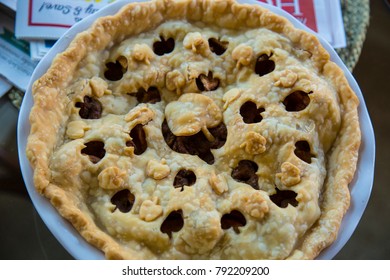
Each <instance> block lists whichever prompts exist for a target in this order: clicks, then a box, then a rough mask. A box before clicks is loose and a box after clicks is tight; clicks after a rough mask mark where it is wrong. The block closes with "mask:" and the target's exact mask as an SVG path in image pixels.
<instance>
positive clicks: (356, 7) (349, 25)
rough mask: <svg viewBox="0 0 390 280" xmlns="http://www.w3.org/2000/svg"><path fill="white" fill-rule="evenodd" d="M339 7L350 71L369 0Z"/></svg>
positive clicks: (16, 100) (16, 95)
mask: <svg viewBox="0 0 390 280" xmlns="http://www.w3.org/2000/svg"><path fill="white" fill-rule="evenodd" d="M341 9H342V12H343V21H344V28H345V33H346V37H347V38H346V39H347V47H346V48H343V49H336V51H337V53H338V54H339V56H340V57H341V59H342V60H343V61H344V63H345V64H346V65H347V67H348V68H349V70H351V71H352V70H353V68H354V67H355V65H356V63H357V61H358V60H359V56H360V53H361V51H362V47H363V42H364V40H365V38H366V32H367V27H368V24H369V18H370V2H369V0H341ZM23 95H24V93H23V92H22V91H20V90H18V89H16V88H13V89H11V90H10V91H9V93H8V97H9V98H10V99H11V101H12V103H13V104H14V105H15V106H16V107H17V108H20V105H21V103H22V99H23Z"/></svg>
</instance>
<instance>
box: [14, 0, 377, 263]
mask: <svg viewBox="0 0 390 280" xmlns="http://www.w3.org/2000/svg"><path fill="white" fill-rule="evenodd" d="M128 2H135V1H131V0H122V1H118V2H115V3H114V4H112V5H110V6H108V7H106V8H104V9H102V10H100V11H99V12H98V13H96V14H94V15H92V16H90V17H88V18H86V19H85V20H83V21H81V22H79V23H78V24H76V25H75V26H73V27H72V28H71V29H69V30H68V31H67V32H66V33H65V35H64V36H63V37H62V38H61V39H60V40H59V41H58V42H57V43H56V44H55V46H53V48H52V49H51V50H50V52H49V53H48V54H47V55H46V56H45V58H44V59H43V60H42V61H41V62H40V63H39V65H38V66H37V68H36V69H35V71H34V73H33V75H32V78H31V81H30V84H29V86H28V89H27V92H26V94H25V97H24V100H23V104H22V107H21V111H20V116H19V123H18V147H19V157H20V165H21V170H22V174H23V178H24V180H25V183H26V187H27V190H28V192H29V195H30V197H31V199H32V201H33V203H34V206H35V208H36V209H37V211H38V213H39V214H40V216H41V218H42V219H43V221H44V222H45V224H46V225H47V227H48V228H49V229H50V231H51V232H52V233H53V234H54V236H55V237H56V238H57V239H58V241H59V242H60V243H61V244H62V245H63V246H64V248H65V249H66V250H67V251H68V252H69V253H70V254H71V255H72V256H73V257H74V258H76V259H104V255H103V253H102V252H100V251H99V250H97V249H96V248H95V247H93V246H92V245H90V244H89V243H87V242H86V241H85V240H84V239H83V238H82V237H81V236H80V235H79V233H78V232H77V231H76V230H75V229H74V228H73V227H72V226H71V225H70V224H69V223H68V222H67V221H66V220H64V219H63V218H62V217H61V216H60V215H59V214H58V212H57V211H56V209H55V208H54V207H52V206H51V204H50V202H49V201H48V200H47V199H46V198H44V197H41V196H40V195H39V194H38V193H37V192H36V191H35V188H34V185H33V170H32V168H31V167H30V164H29V162H28V160H27V158H26V155H25V149H26V142H27V136H28V134H29V131H30V125H29V121H28V119H29V113H30V110H31V107H32V105H33V101H32V96H31V86H32V83H33V82H34V81H35V80H36V79H37V78H39V77H40V76H41V75H42V74H43V73H45V72H46V70H47V69H48V68H49V66H50V64H51V62H52V60H53V58H54V56H55V55H56V54H57V53H60V52H62V51H63V50H65V48H66V47H67V46H68V44H69V43H70V42H71V41H72V39H73V38H74V37H75V36H76V35H77V34H78V33H79V32H81V31H83V30H85V29H87V28H88V27H89V26H90V25H91V24H92V23H93V22H94V20H95V19H96V18H97V17H101V16H105V15H111V14H115V13H116V12H117V11H118V10H119V9H120V8H121V7H122V6H123V5H124V3H128ZM138 2H142V1H138ZM239 2H243V3H251V4H259V5H265V4H262V3H259V2H257V1H249V0H247V1H239ZM267 8H269V9H270V10H271V11H273V12H274V13H276V14H279V15H281V16H284V17H286V18H288V19H289V20H290V21H291V22H292V23H293V24H294V26H295V27H297V28H299V29H304V30H306V31H309V32H310V30H309V29H308V28H306V27H305V26H303V25H302V24H301V23H300V22H298V21H297V20H295V19H294V18H293V17H292V16H290V15H289V14H287V13H285V12H283V11H281V10H279V9H277V8H275V7H272V6H267ZM319 39H320V41H321V43H322V45H323V46H324V47H325V49H326V50H327V51H328V52H329V53H330V55H331V60H332V61H334V62H335V63H336V64H338V65H339V66H340V67H341V69H342V70H343V71H344V72H345V75H346V77H347V79H348V81H349V83H350V85H351V87H352V89H353V90H354V91H355V92H356V94H357V96H358V97H359V100H360V107H359V117H360V124H361V130H362V145H361V148H360V154H359V161H358V166H357V171H356V174H355V178H354V180H353V181H352V183H351V184H350V191H351V207H350V209H349V210H348V212H347V213H346V215H345V217H344V219H343V222H342V225H341V228H340V232H339V236H338V238H337V240H336V241H335V242H334V243H333V244H332V245H331V246H330V247H329V248H327V249H326V250H324V251H323V252H322V253H321V254H320V255H319V256H318V257H317V259H331V258H333V257H334V256H335V255H336V254H337V253H338V252H339V251H340V250H341V248H342V247H343V246H344V245H345V243H346V242H347V241H348V239H349V238H350V236H351V235H352V233H353V231H354V230H355V228H356V226H357V224H358V223H359V221H360V218H361V216H362V214H363V212H364V210H365V207H366V205H367V202H368V199H369V196H370V193H371V188H372V183H373V175H374V162H375V140H374V133H373V129H372V125H371V121H370V118H369V115H368V112H367V108H366V106H365V102H364V99H363V95H362V93H361V91H360V89H359V86H358V84H357V83H356V81H355V79H354V78H353V76H352V75H351V73H350V72H349V71H348V70H347V68H346V66H345V65H344V64H343V62H342V61H341V59H340V58H339V57H338V56H337V54H336V52H335V51H334V50H333V48H332V47H331V46H330V45H329V44H328V43H327V42H325V41H324V40H323V39H321V38H319Z"/></svg>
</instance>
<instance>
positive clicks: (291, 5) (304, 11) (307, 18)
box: [257, 0, 389, 31]
mask: <svg viewBox="0 0 390 280" xmlns="http://www.w3.org/2000/svg"><path fill="white" fill-rule="evenodd" d="M257 1H259V2H263V3H267V4H270V5H273V6H276V7H278V8H281V9H283V10H285V11H286V12H288V13H290V14H291V15H293V16H294V17H295V18H296V19H298V20H299V21H300V22H302V23H303V24H304V25H306V26H307V27H309V28H310V29H312V30H314V31H318V30H317V19H316V14H315V11H314V3H313V1H314V0H257ZM387 2H389V0H387Z"/></svg>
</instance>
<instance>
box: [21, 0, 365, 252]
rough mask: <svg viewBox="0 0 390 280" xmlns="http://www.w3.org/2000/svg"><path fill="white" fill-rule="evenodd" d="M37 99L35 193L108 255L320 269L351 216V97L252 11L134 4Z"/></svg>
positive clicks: (318, 62) (59, 64)
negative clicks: (286, 262) (315, 262)
mask: <svg viewBox="0 0 390 280" xmlns="http://www.w3.org/2000/svg"><path fill="white" fill-rule="evenodd" d="M32 94H33V99H34V105H33V108H32V110H31V114H30V122H31V132H30V135H29V137H28V145H27V151H26V152H27V157H28V159H29V161H30V162H31V165H32V167H33V169H34V185H35V187H36V190H37V191H38V192H39V193H40V194H42V195H43V196H45V197H46V198H47V199H49V200H50V202H51V203H52V205H53V206H54V207H55V208H56V209H57V210H58V212H59V213H60V214H61V215H62V216H63V217H64V218H65V219H66V220H68V221H69V222H70V223H71V224H72V225H73V226H74V228H75V229H76V230H77V231H78V232H79V233H80V235H81V236H82V237H83V238H84V239H85V240H86V241H88V242H89V243H90V244H92V245H94V246H96V247H97V248H98V249H100V250H101V251H102V252H103V253H104V254H105V256H106V258H108V259H313V258H315V257H316V256H318V254H319V253H320V252H321V251H322V250H323V249H325V248H326V247H327V246H329V245H330V244H332V242H334V240H335V239H336V237H337V234H338V231H339V228H340V224H341V221H342V218H343V216H344V214H345V213H346V211H347V210H348V208H349V204H350V193H349V189H348V185H349V183H350V182H351V180H352V179H353V176H354V173H355V169H356V164H357V159H358V151H359V145H360V141H361V136H360V128H359V117H358V112H357V108H358V105H359V101H358V98H357V96H356V95H355V93H354V92H353V91H352V89H351V88H350V86H349V84H348V81H347V79H346V78H345V76H344V73H343V71H342V70H341V69H340V68H339V67H338V66H337V65H336V64H335V63H334V62H332V61H331V60H330V55H329V54H328V53H327V51H326V50H325V49H324V47H323V46H321V44H320V43H319V40H318V39H317V38H316V37H315V36H314V35H312V34H310V33H308V32H305V31H302V30H299V29H297V28H295V27H294V26H293V25H292V24H291V23H290V22H289V21H287V20H286V19H285V18H283V17H280V16H278V15H275V14H274V13H272V12H270V11H269V10H267V9H265V8H262V7H260V6H258V5H248V4H240V3H238V2H235V1H232V0H228V1H226V0H177V1H174V0H153V1H149V2H141V3H129V4H127V5H125V6H124V7H123V8H121V9H120V11H119V12H118V13H117V14H115V15H112V16H106V17H102V18H99V19H97V20H96V21H95V22H94V24H93V25H92V26H91V27H90V28H89V29H88V30H86V31H83V32H81V33H79V34H78V35H77V36H76V37H75V39H74V40H73V41H72V42H71V43H70V45H69V46H68V47H67V49H66V50H65V51H64V52H62V53H60V54H58V55H57V56H56V58H55V59H54V60H53V62H52V64H51V66H50V68H49V69H48V70H47V72H46V73H45V74H44V75H43V76H42V77H40V78H39V79H38V80H37V81H35V83H34V85H33V90H32Z"/></svg>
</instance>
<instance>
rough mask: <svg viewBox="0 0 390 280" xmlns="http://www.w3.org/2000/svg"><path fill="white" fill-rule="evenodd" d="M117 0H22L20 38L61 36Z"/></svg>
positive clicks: (19, 12) (18, 18)
mask: <svg viewBox="0 0 390 280" xmlns="http://www.w3.org/2000/svg"><path fill="white" fill-rule="evenodd" d="M114 1H115V0H96V1H91V0H26V1H18V5H17V12H16V30H15V34H16V37H17V38H22V39H58V38H59V37H61V35H62V34H63V33H64V32H65V31H66V30H67V29H68V28H69V27H71V26H72V25H73V24H75V23H76V22H78V21H80V20H82V19H83V18H85V17H87V16H89V15H91V14H93V13H95V12H96V11H98V10H99V9H100V8H102V7H104V6H106V5H107V4H109V3H112V2H114Z"/></svg>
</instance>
